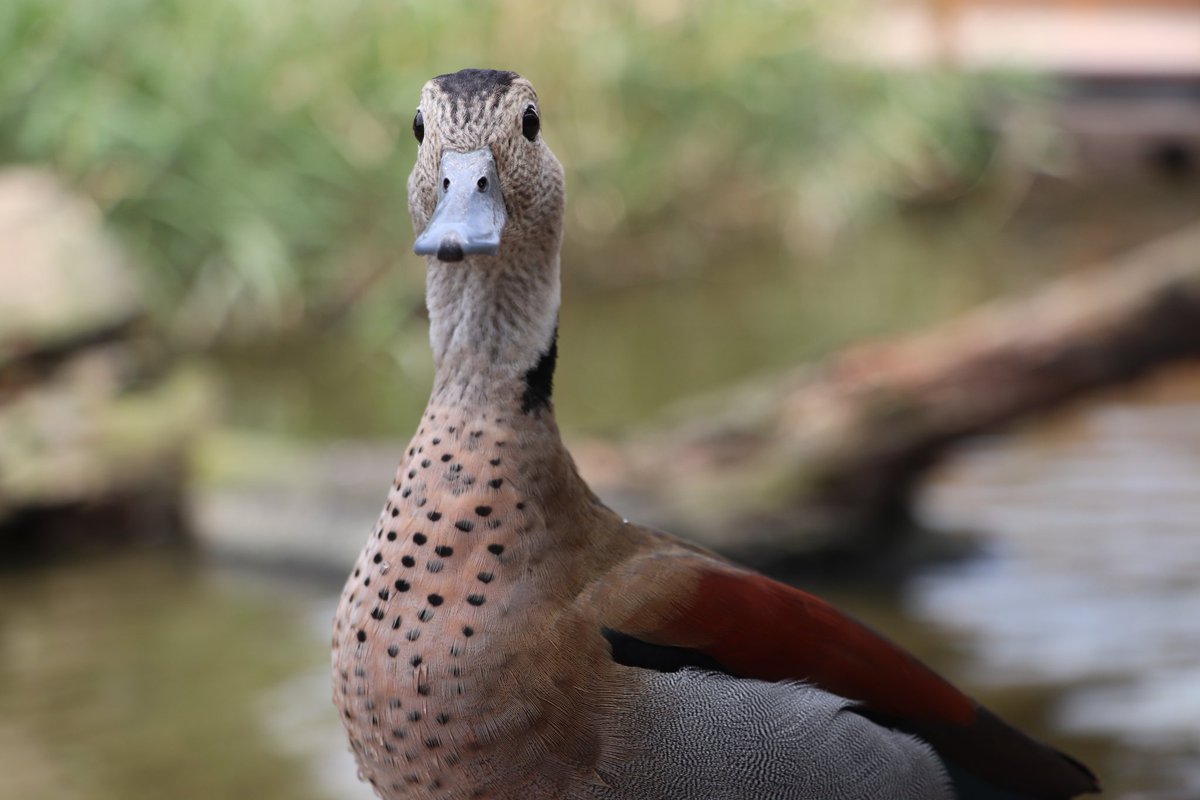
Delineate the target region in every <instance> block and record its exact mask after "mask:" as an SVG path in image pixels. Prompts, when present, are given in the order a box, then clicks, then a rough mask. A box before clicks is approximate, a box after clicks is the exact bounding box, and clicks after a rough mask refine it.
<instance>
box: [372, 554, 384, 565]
mask: <svg viewBox="0 0 1200 800" xmlns="http://www.w3.org/2000/svg"><path fill="white" fill-rule="evenodd" d="M371 560H372V561H374V562H375V563H376V564H378V563H379V562H380V561H383V553H376V554H375V557H374V558H372V559H371Z"/></svg>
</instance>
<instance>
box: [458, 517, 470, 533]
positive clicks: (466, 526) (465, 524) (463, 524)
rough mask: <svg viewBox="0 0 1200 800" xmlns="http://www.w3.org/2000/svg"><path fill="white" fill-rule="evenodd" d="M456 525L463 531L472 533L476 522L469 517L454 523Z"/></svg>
mask: <svg viewBox="0 0 1200 800" xmlns="http://www.w3.org/2000/svg"><path fill="white" fill-rule="evenodd" d="M454 527H456V528H458V529H459V530H460V531H462V532H463V533H470V532H471V531H472V530H473V529H474V528H475V523H474V522H471V520H469V519H460V520H459V521H458V522H456V523H454Z"/></svg>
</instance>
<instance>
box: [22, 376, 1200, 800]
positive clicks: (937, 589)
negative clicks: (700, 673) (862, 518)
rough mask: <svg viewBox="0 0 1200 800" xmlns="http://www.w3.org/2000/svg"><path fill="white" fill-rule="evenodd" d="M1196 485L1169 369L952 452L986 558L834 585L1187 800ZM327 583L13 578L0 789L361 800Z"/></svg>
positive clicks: (102, 796) (1156, 789) (102, 571)
mask: <svg viewBox="0 0 1200 800" xmlns="http://www.w3.org/2000/svg"><path fill="white" fill-rule="evenodd" d="M1198 487H1200V372H1180V373H1176V374H1175V375H1174V376H1171V377H1169V378H1168V379H1163V380H1159V381H1157V382H1153V383H1151V384H1149V385H1147V386H1144V387H1141V388H1139V389H1137V390H1134V391H1130V392H1127V393H1123V394H1115V395H1112V396H1110V397H1108V398H1106V399H1105V400H1103V401H1102V402H1098V403H1095V404H1091V405H1088V406H1086V407H1084V408H1081V409H1078V410H1076V411H1074V412H1072V413H1069V414H1065V415H1063V416H1061V417H1059V418H1057V419H1055V420H1053V421H1051V422H1048V423H1045V424H1042V425H1038V426H1036V427H1035V428H1032V429H1030V430H1027V431H1022V432H1021V433H1019V434H1016V435H1013V436H1007V437H999V438H996V439H994V440H990V441H988V442H984V443H980V444H978V445H976V446H973V447H971V448H970V449H969V450H968V451H966V452H964V453H962V454H961V455H960V456H958V457H957V458H955V459H954V460H953V461H952V462H951V464H949V465H948V466H947V467H946V468H945V469H944V470H943V471H942V472H941V473H940V474H939V475H938V476H937V477H936V479H935V480H934V481H933V482H932V483H931V485H930V488H929V491H928V492H927V495H926V497H925V502H924V504H923V505H924V513H925V515H926V517H927V519H929V520H930V521H932V522H934V523H936V524H939V525H945V526H948V527H954V528H959V527H964V526H966V527H969V528H971V529H972V530H974V531H977V533H974V534H964V535H972V536H975V537H982V541H983V542H985V545H986V546H985V547H984V548H983V552H982V554H981V555H980V556H979V557H977V558H974V559H972V560H970V561H968V562H965V563H958V564H953V565H948V566H943V567H938V568H931V569H929V570H927V571H925V572H923V573H921V574H920V575H918V576H917V577H916V578H915V579H914V580H912V581H910V582H909V583H908V584H907V585H906V586H905V587H904V588H902V589H900V590H898V591H889V590H880V591H867V590H865V589H863V588H862V587H852V588H846V587H842V588H838V587H828V594H829V595H830V596H831V597H832V598H833V599H835V600H836V601H837V602H839V603H840V604H842V605H844V606H845V607H847V608H848V609H850V610H852V611H853V612H854V613H857V614H858V615H860V616H862V617H864V618H865V619H867V620H868V621H869V622H871V623H873V624H875V625H876V626H877V627H880V628H882V629H884V630H886V631H888V632H889V633H890V634H892V635H893V636H895V637H896V638H897V639H899V640H900V641H902V642H904V643H905V644H906V645H908V646H909V647H911V648H913V649H914V650H916V651H917V652H919V653H920V654H921V655H922V656H923V657H925V658H926V659H927V660H929V661H931V662H932V663H933V664H934V665H935V666H936V667H937V668H938V669H939V670H942V671H944V672H945V673H946V674H948V675H950V676H952V677H953V678H954V679H955V680H957V681H958V682H960V683H961V684H962V685H964V686H965V687H966V688H968V689H969V690H970V691H971V692H973V693H975V694H976V695H977V696H979V697H980V698H981V699H983V700H984V701H985V702H987V703H988V704H989V705H991V706H992V707H994V708H995V709H996V710H997V711H999V712H1000V713H1002V714H1003V715H1005V716H1008V717H1010V718H1012V719H1013V720H1014V721H1017V722H1018V723H1020V724H1021V725H1022V726H1025V727H1027V728H1028V729H1030V730H1031V731H1034V732H1036V733H1037V734H1038V735H1041V736H1045V737H1048V738H1050V739H1052V740H1053V741H1054V742H1055V743H1056V744H1058V745H1059V746H1062V747H1065V748H1067V749H1069V750H1070V751H1071V752H1073V753H1075V754H1077V755H1079V756H1081V757H1083V758H1085V759H1086V760H1087V761H1088V762H1089V763H1090V764H1091V765H1092V766H1093V767H1094V768H1096V769H1097V770H1098V771H1099V772H1100V773H1101V774H1102V776H1103V777H1104V779H1105V782H1106V786H1107V787H1108V789H1109V791H1108V793H1107V794H1106V796H1107V797H1114V798H1126V799H1127V800H1135V799H1136V800H1147V799H1148V798H1163V800H1165V799H1166V798H1195V797H1200V769H1198V768H1197V767H1198V764H1200V725H1198V724H1197V723H1196V720H1197V719H1200V544H1198V539H1197V537H1198V536H1200V488H1198ZM371 511H372V509H364V512H363V515H364V518H366V517H368V516H369V515H370V513H371ZM981 530H982V531H986V532H987V533H986V535H984V534H980V533H978V531H981ZM339 583H340V581H339V580H338V579H337V578H336V576H333V575H330V576H329V577H328V578H314V577H312V576H307V577H301V576H293V575H285V574H264V573H262V572H258V571H252V570H244V569H231V568H230V567H229V566H220V565H215V564H211V563H207V562H204V561H197V560H196V559H194V558H188V557H180V556H162V555H159V556H154V555H143V556H127V557H119V558H113V559H108V560H103V561H94V560H89V561H85V562H82V563H73V564H65V565H58V566H50V567H46V568H43V569H39V570H35V571H31V572H27V573H20V574H18V573H7V574H4V575H3V577H2V580H0V776H3V777H0V798H3V800H108V799H109V798H112V799H113V800H117V799H118V798H120V799H121V800H140V798H147V800H149V798H164V797H171V798H192V797H195V798H214V797H220V798H243V797H244V798H255V799H256V800H274V799H278V800H366V798H369V797H370V796H371V795H370V792H369V791H368V790H367V789H366V787H365V786H363V785H361V784H359V783H358V782H357V781H356V780H355V770H354V766H353V763H352V761H351V759H350V756H349V754H348V752H347V751H346V747H345V743H344V740H343V738H342V732H341V727H340V724H339V722H338V720H337V718H336V716H335V715H334V713H333V708H332V705H331V704H330V702H329V696H330V690H329V685H328V678H327V669H328V667H327V664H328V661H327V659H328V644H327V642H328V625H329V619H330V617H331V615H332V610H333V606H334V602H335V593H336V591H337V588H338V584H339ZM823 590H825V588H824V587H823Z"/></svg>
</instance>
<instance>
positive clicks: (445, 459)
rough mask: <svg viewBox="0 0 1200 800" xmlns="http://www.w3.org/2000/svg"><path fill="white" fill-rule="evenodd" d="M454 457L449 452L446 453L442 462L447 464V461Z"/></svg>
mask: <svg viewBox="0 0 1200 800" xmlns="http://www.w3.org/2000/svg"><path fill="white" fill-rule="evenodd" d="M452 458H454V456H452V455H450V454H449V453H446V454H445V455H443V456H442V463H443V464H445V463H446V462H447V461H449V460H450V459H452Z"/></svg>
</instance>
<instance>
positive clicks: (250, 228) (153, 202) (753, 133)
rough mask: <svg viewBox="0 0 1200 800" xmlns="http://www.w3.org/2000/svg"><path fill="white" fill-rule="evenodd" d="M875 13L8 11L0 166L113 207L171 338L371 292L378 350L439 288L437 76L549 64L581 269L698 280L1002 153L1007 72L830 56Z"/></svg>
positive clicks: (610, 281)
mask: <svg viewBox="0 0 1200 800" xmlns="http://www.w3.org/2000/svg"><path fill="white" fill-rule="evenodd" d="M854 9H855V7H854V6H852V5H850V6H845V5H843V6H833V5H828V4H827V5H819V4H793V3H782V2H773V1H771V0H745V1H744V2H739V3H732V2H715V1H712V0H709V1H701V2H690V3H682V2H678V0H652V1H650V2H632V0H622V1H620V2H611V3H587V2H583V1H582V0H577V1H575V2H566V3H561V4H554V5H549V4H543V3H539V2H536V0H503V2H498V3H493V4H481V3H474V2H469V1H468V0H444V1H443V2H436V3H433V2H397V1H396V0H361V2H355V3H340V2H336V0H289V1H288V2H284V1H283V0H255V2H253V3H246V2H243V1H242V0H207V2H199V0H7V2H5V3H3V4H0V163H4V162H35V163H46V164H50V165H53V166H54V167H55V168H56V169H57V170H59V171H60V172H61V173H63V174H65V175H66V176H67V177H68V178H70V179H71V180H72V181H74V182H75V183H77V184H78V185H79V186H81V187H83V189H84V190H85V191H86V192H87V193H88V194H89V195H91V196H92V197H94V198H95V199H96V200H97V201H98V202H99V203H100V205H101V207H102V208H103V209H104V210H105V212H106V213H107V215H108V217H109V219H110V220H111V223H112V225H113V226H114V228H115V229H116V230H117V231H118V232H119V233H120V235H121V236H122V237H123V238H124V240H125V242H126V243H127V245H128V246H129V247H130V249H131V251H132V252H133V253H134V254H135V256H136V258H137V260H138V262H139V263H140V265H141V266H142V268H143V269H144V271H145V274H146V276H147V278H148V280H149V283H150V287H151V290H152V297H153V298H154V303H155V306H156V308H157V309H158V310H159V312H160V313H161V315H162V316H163V317H164V318H167V319H169V320H170V324H171V326H172V328H173V329H174V330H175V332H176V333H179V334H183V335H190V336H192V337H193V338H196V337H201V338H204V339H207V338H211V337H226V338H230V337H237V336H239V335H245V334H251V335H261V334H264V333H268V334H280V333H287V332H294V331H296V330H303V329H305V328H306V327H311V326H312V325H314V324H316V323H320V322H322V321H328V320H333V319H341V318H342V317H343V315H344V312H345V311H346V310H347V309H348V308H349V307H351V306H353V307H354V308H355V314H354V315H353V323H352V324H353V326H355V328H356V329H359V330H362V331H365V332H367V333H368V335H370V336H371V337H372V338H376V339H378V337H379V336H380V331H381V330H392V329H394V324H395V323H394V319H395V317H396V316H397V309H398V308H400V309H405V308H413V307H416V306H418V305H419V302H420V300H419V298H420V292H421V271H420V270H419V269H401V270H397V269H395V268H396V267H397V266H398V265H400V264H403V263H406V260H408V259H411V258H412V257H411V256H409V255H408V253H409V247H410V244H411V235H412V234H411V229H410V223H409V220H408V214H407V210H406V199H405V189H404V182H405V177H406V175H407V172H408V169H409V167H410V165H411V159H412V158H413V154H414V150H415V144H414V142H413V141H412V139H411V133H410V131H409V126H410V123H411V118H412V114H413V111H414V106H415V103H416V100H417V97H418V92H419V89H420V86H421V84H422V83H423V82H424V81H425V80H427V79H428V78H429V77H431V76H433V75H435V74H438V73H441V72H447V71H452V70H456V69H459V68H461V67H466V66H493V67H501V68H511V69H515V70H517V71H519V72H521V73H523V74H525V75H527V76H528V77H530V78H531V79H532V80H533V81H534V83H535V85H536V86H537V87H538V89H539V93H540V95H541V97H542V101H543V107H544V110H545V116H546V135H547V137H548V139H549V141H550V143H551V145H552V146H553V147H554V148H555V150H556V151H557V152H558V154H559V156H560V158H561V159H562V160H563V162H564V164H566V165H567V167H568V172H569V175H568V180H569V185H570V193H571V200H570V205H569V208H570V210H569V219H568V226H567V245H566V247H567V255H568V259H569V263H570V264H571V267H570V268H571V270H572V271H573V272H574V273H575V274H576V275H577V276H578V280H580V281H581V283H582V284H583V285H585V286H602V287H603V286H611V285H614V284H615V285H625V284H629V283H637V282H645V281H647V280H657V279H661V278H664V277H670V276H677V275H678V274H680V273H685V274H686V273H688V272H696V271H698V270H699V269H700V268H701V267H702V266H704V265H705V264H709V263H711V262H712V261H713V260H714V258H716V257H719V255H720V254H721V253H730V252H734V251H736V250H739V249H744V248H745V247H746V245H747V243H754V246H755V249H757V250H761V249H762V242H764V241H778V242H780V243H781V245H782V247H783V249H784V250H785V251H790V252H802V251H804V250H806V249H808V248H813V247H820V246H822V245H823V244H824V243H827V242H828V241H829V240H830V239H831V238H835V237H836V236H837V235H838V233H839V232H840V231H843V230H845V229H846V227H847V225H848V223H850V221H851V220H854V219H856V218H865V217H870V216H872V215H874V214H878V213H880V212H883V211H885V210H886V209H888V208H891V207H894V203H895V201H896V198H897V197H899V196H904V195H906V194H909V193H912V192H914V191H925V190H934V191H936V190H938V189H939V188H940V187H943V186H946V185H962V184H965V183H969V182H970V181H971V180H972V178H973V177H974V176H975V175H977V174H978V173H979V172H980V171H981V170H982V169H983V168H984V165H985V164H986V162H987V159H988V157H989V152H990V147H991V143H990V137H989V136H988V135H987V134H986V133H985V132H984V131H982V130H981V129H980V128H979V126H978V124H977V120H978V117H977V115H976V114H975V113H974V112H975V110H976V109H975V108H974V104H975V102H977V100H978V98H979V97H980V94H979V93H980V91H981V90H982V88H983V85H984V83H986V81H985V80H984V79H981V78H971V77H964V76H961V75H955V74H948V73H940V72H923V73H922V72H884V71H878V70H873V69H869V68H866V67H864V66H861V65H856V64H853V63H850V62H847V61H842V60H839V59H836V58H833V57H831V56H830V55H829V54H827V53H825V52H823V49H822V42H823V41H824V40H825V39H824V37H823V35H822V32H823V31H824V30H826V29H827V26H830V25H835V24H845V23H846V20H847V19H848V18H849V17H848V16H847V15H850V14H853V13H854ZM770 249H775V248H770ZM411 263H413V264H415V260H413V261H412V262H411ZM393 273H399V274H400V275H401V276H402V277H401V278H400V279H395V278H394V277H392V276H393ZM384 276H387V277H388V279H387V280H380V279H381V278H382V277H384Z"/></svg>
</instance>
